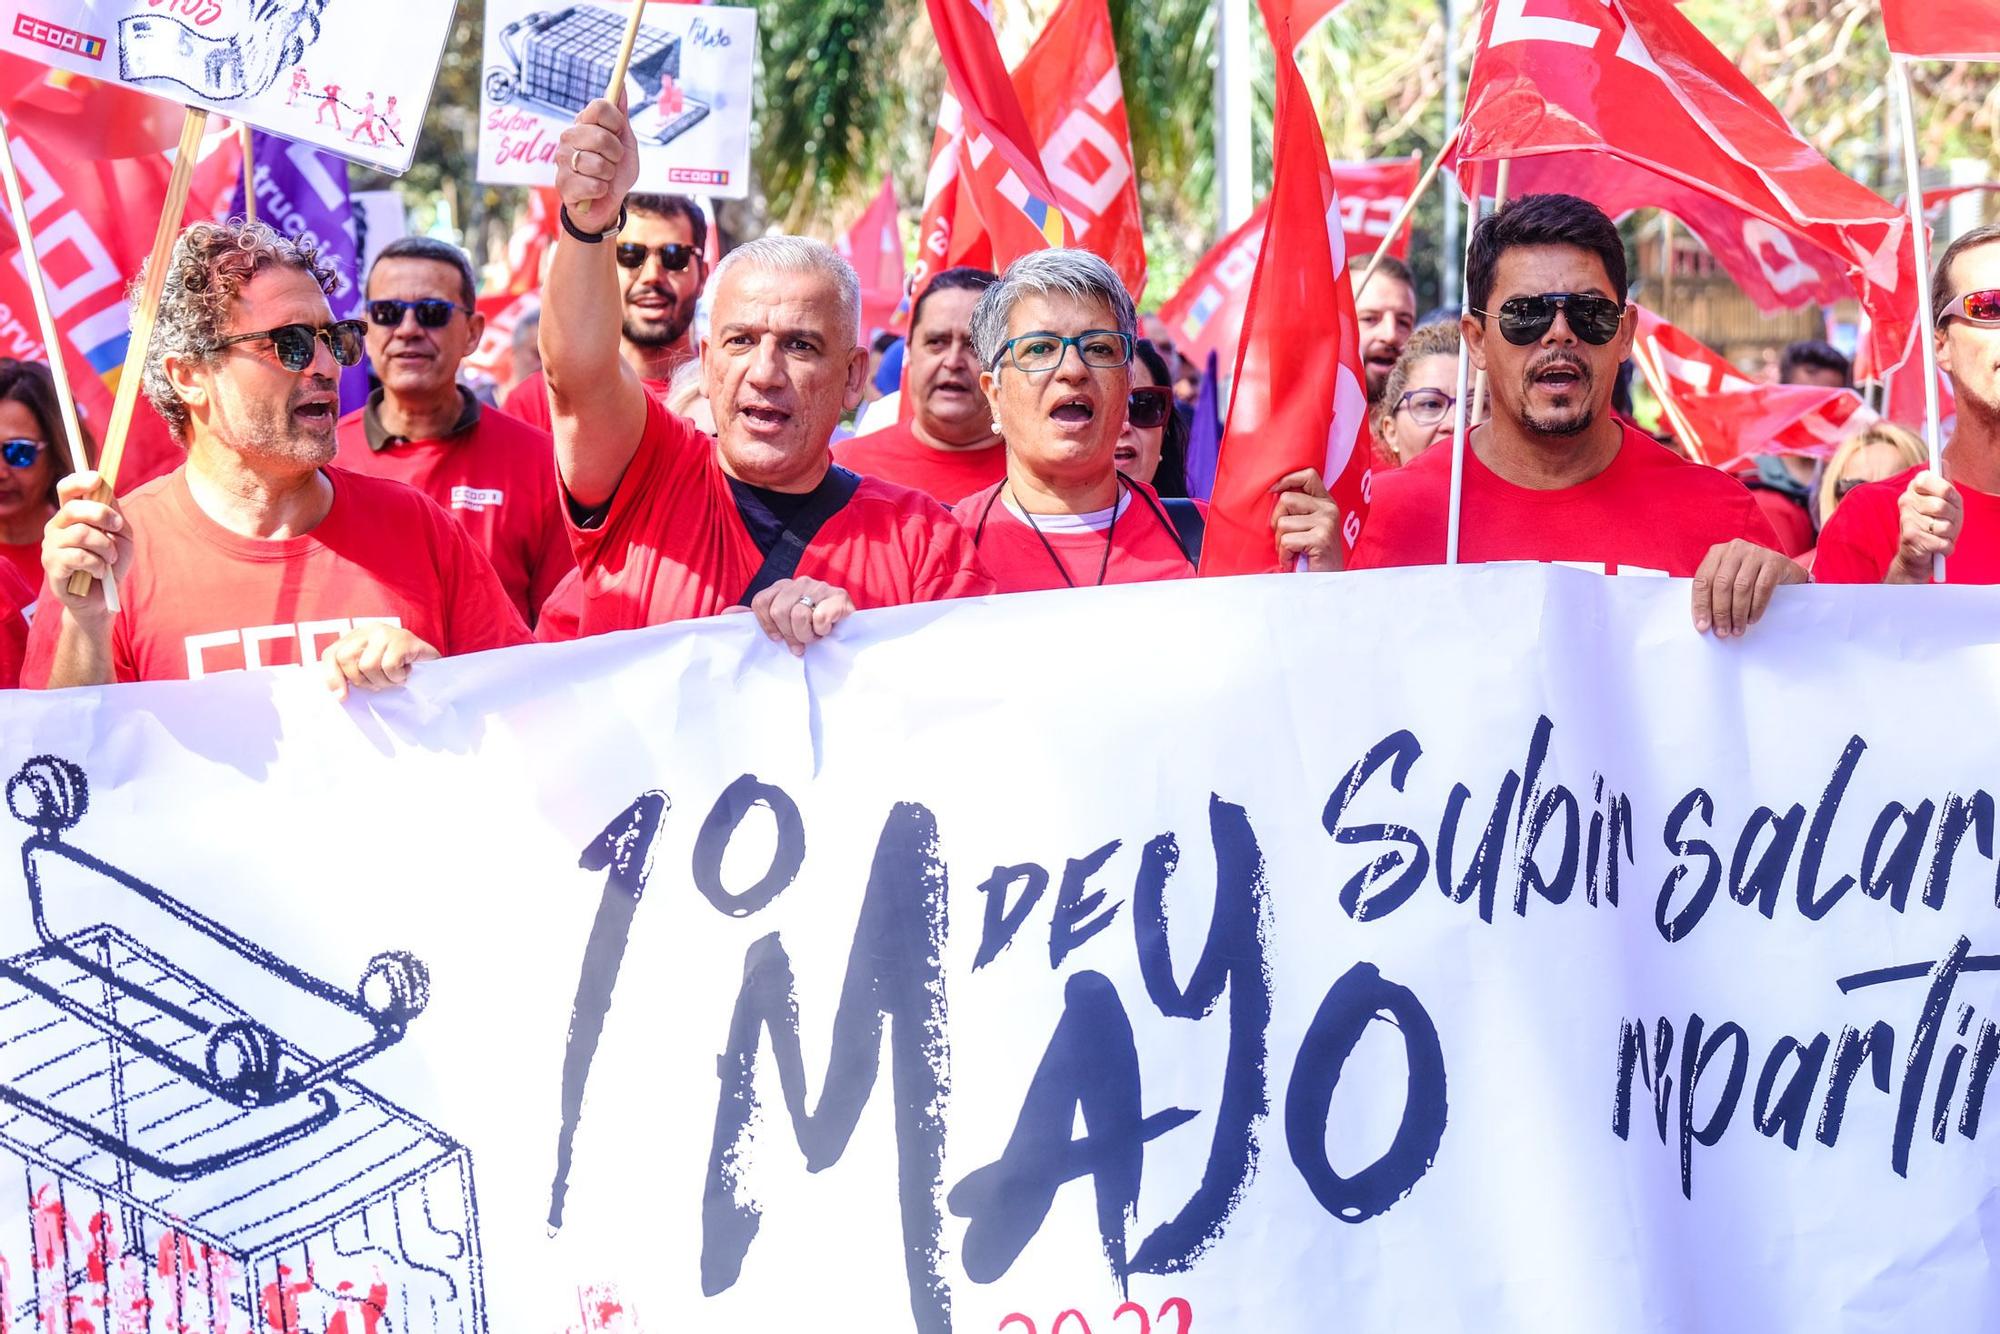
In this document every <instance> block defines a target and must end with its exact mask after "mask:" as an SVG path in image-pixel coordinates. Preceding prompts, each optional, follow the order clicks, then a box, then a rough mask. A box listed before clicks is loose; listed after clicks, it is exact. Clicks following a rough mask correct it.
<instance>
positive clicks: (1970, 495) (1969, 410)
mask: <svg viewBox="0 0 2000 1334" xmlns="http://www.w3.org/2000/svg"><path fill="white" fill-rule="evenodd" d="M1931 327H1932V330H1933V333H1932V336H1933V337H1934V338H1935V339H1936V342H1937V364H1938V369H1939V370H1940V371H1942V372H1943V373H1944V374H1945V376H1946V377H1947V378H1948V379H1949V380H1950V381H1951V392H1952V394H1953V396H1954V397H1955V398H1956V399H1957V403H1958V418H1957V421H1956V423H1955V424H1954V425H1953V427H1952V433H1951V439H1949V440H1947V441H1946V442H1945V446H1944V450H1943V453H1942V459H1941V466H1942V468H1943V470H1944V475H1943V476H1942V477H1940V476H1939V475H1938V474H1937V473H1936V472H1934V471H1932V470H1931V468H1929V467H1928V466H1925V467H1919V468H1910V469H1907V470H1905V471H1903V472H1900V473H1897V474H1896V475H1895V476H1894V477H1890V478H1887V479H1885V480H1883V481H1880V482H1870V483H1868V484H1867V485H1865V486H1861V487H1857V488H1855V490H1854V492H1853V494H1851V495H1849V496H1848V497H1847V498H1846V499H1845V500H1843V501H1841V502H1840V508H1839V509H1837V510H1835V511H1834V512H1833V517H1832V518H1831V519H1829V520H1827V524H1826V527H1825V529H1823V530H1822V531H1821V533H1820V537H1819V554H1818V555H1817V556H1815V557H1814V558H1813V578H1814V579H1815V580H1817V581H1819V582H1820V583H1823V584H1927V583H1930V582H1931V581H1932V576H1933V573H1934V572H1935V569H1936V563H1937V561H1938V559H1939V558H1940V557H1942V558H1945V568H1944V577H1945V582H1947V583H1954V584H1993V583H2000V226H1996V225H1993V224H1988V225H1987V226H1984V227H1976V228H1974V229H1973V230H1971V231H1969V232H1967V233H1965V234H1964V235H1963V236H1960V237H1958V238H1957V239H1956V240H1954V241H1953V242H1952V243H1951V244H1950V245H1949V246H1947V247H1946V248H1945V252H1944V254H1943V255H1941V256H1939V258H1938V262H1937V274H1936V277H1935V278H1934V279H1933V280H1932V283H1931Z"/></svg>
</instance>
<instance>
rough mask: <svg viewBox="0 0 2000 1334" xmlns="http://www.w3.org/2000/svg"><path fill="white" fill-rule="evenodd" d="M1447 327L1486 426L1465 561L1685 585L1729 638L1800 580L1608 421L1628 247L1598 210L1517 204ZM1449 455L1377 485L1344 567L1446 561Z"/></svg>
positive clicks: (1485, 246)
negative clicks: (1463, 348) (1569, 567)
mask: <svg viewBox="0 0 2000 1334" xmlns="http://www.w3.org/2000/svg"><path fill="white" fill-rule="evenodd" d="M1466 278H1467V281H1466V287H1467V292H1466V295H1467V311H1466V314H1465V315H1463V316H1462V317H1461V319H1460V326H1459V327H1460V329H1461V331H1462V332H1463V333H1464V335H1465V337H1466V340H1467V342H1468V344H1469V345H1470V348H1471V356H1472V362H1473V364H1474V365H1475V366H1477V367H1479V368H1480V369H1482V370H1484V371H1485V372H1486V376H1487V382H1488V383H1489V385H1490V386H1491V393H1492V404H1493V411H1492V418H1491V420H1490V421H1488V422H1487V423H1486V424H1485V425H1483V426H1481V427H1479V428H1478V429H1476V430H1474V431H1472V432H1471V433H1470V434H1469V435H1468V436H1467V439H1466V449H1465V479H1464V485H1463V497H1462V503H1461V506H1460V516H1461V528H1460V534H1459V551H1458V556H1459V559H1460V560H1462V561H1468V562H1470V561H1502V560H1534V561H1560V562H1562V563H1565V564H1585V565H1589V566H1591V567H1594V568H1597V569H1600V570H1602V571H1604V572H1605V573H1609V574H1617V573H1627V574H1642V573H1643V574H1665V575H1673V576H1675V577H1684V576H1690V575H1691V576H1693V578H1694V623H1695V628H1696V630H1698V631H1704V632H1705V631H1707V630H1709V629H1710V628H1713V629H1714V631H1715V633H1716V634H1717V635H1737V634H1742V633H1743V631H1744V630H1745V629H1746V628H1747V627H1748V626H1749V625H1750V624H1751V623H1752V622H1754V621H1755V620H1757V618H1758V617H1760V616H1762V615H1763V614H1764V608H1765V607H1766V606H1767V605H1768V604H1769V602H1770V599H1771V593H1772V590H1773V589H1775V588H1776V587H1777V586H1778V585H1779V584H1789V583H1803V582H1805V579H1806V573H1805V571H1804V570H1803V569H1801V568H1800V567H1799V566H1798V565H1797V564H1796V563H1794V562H1793V561H1791V560H1790V559H1788V558H1787V557H1785V556H1784V555H1783V554H1781V553H1780V552H1778V551H1777V550H1775V549H1774V548H1775V547H1776V545H1777V539H1776V536H1775V535H1774V534H1773V533H1772V531H1771V525H1770V523H1769V522H1768V521H1766V520H1765V518H1764V516H1763V515H1762V513H1761V512H1759V510H1758V508H1757V504H1756V501H1754V500H1753V499H1752V498H1751V496H1750V493H1749V492H1748V491H1747V490H1746V489H1745V488H1744V487H1743V484H1742V483H1740V482H1738V481H1736V480H1735V479H1734V478H1731V477H1727V476H1724V475H1723V474H1722V473H1720V472H1717V471H1715V470H1714V469H1711V468H1705V467H1702V466H1701V465H1699V464H1693V463H1688V462H1686V461H1684V460H1682V459H1680V458H1678V457H1676V456H1675V455H1673V454H1672V453H1670V452H1668V451H1667V450H1666V449H1665V448H1664V447H1663V446H1661V445H1659V444H1658V443H1656V442H1655V441H1653V440H1652V439H1650V438H1648V437H1647V436H1644V435H1642V434H1640V433H1639V432H1637V431H1634V430H1631V429H1628V428H1627V427H1625V426H1623V425H1622V424H1621V423H1620V422H1619V421H1618V420H1617V419H1616V418H1615V417H1613V416H1612V415H1611V411H1610V408H1611V390H1612V386H1613V383H1614V381H1615V380H1616V378H1617V372H1618V365H1619V363H1620V362H1622V361H1623V360H1624V359H1625V357H1626V356H1627V355H1628V354H1629V353H1630V351H1631V348H1632V337H1633V328H1634V326H1633V323H1632V320H1631V319H1630V318H1629V316H1630V315H1631V313H1632V311H1631V307H1630V306H1628V305H1626V304H1625V300H1624V292H1625V280H1626V274H1625V246H1624V242H1623V241H1622V240H1620V238H1619V235H1618V229H1617V227H1616V226H1615V225H1614V224H1613V223H1612V221H1611V219H1609V218H1608V217H1606V216H1605V215H1604V213H1603V211H1602V210H1600V209H1599V208H1598V207H1597V206H1596V205H1594V204H1590V203H1587V202H1585V201H1584V200H1581V199H1577V198H1574V197H1573V196H1570V195H1528V196H1524V197H1523V198H1520V199H1517V200H1515V201H1513V202H1512V203H1510V204H1508V205H1507V206H1506V207H1505V208H1503V209H1501V210H1500V211H1499V212H1497V213H1495V214H1493V215H1492V216H1490V217H1488V218H1486V219H1485V220H1483V221H1482V222H1481V223H1480V224H1479V226H1478V228H1477V229H1476V230H1475V231H1474V233H1473V238H1472V245H1471V248H1470V252H1469V256H1468V262H1467V266H1466ZM1452 452H1453V451H1452V450H1451V449H1449V448H1444V447H1440V448H1437V449H1433V450H1429V451H1427V452H1426V453H1424V454H1422V455H1420V456H1419V457H1418V458H1417V460H1416V462H1414V463H1412V464H1410V465H1409V466H1407V467H1404V468H1399V469H1396V470H1395V471H1393V472H1390V473H1386V474H1380V475H1378V476H1377V477H1376V479H1375V489H1374V496H1373V500H1372V504H1371V505H1370V507H1369V511H1368V519H1367V523H1366V526H1365V527H1364V528H1363V529H1362V532H1361V540H1360V542H1359V543H1358V544H1357V545H1356V547H1355V551H1354V554H1353V557H1352V559H1350V560H1349V561H1348V568H1349V569H1372V568H1377V567H1381V566H1389V565H1437V564H1442V563H1443V562H1444V561H1445V559H1446V552H1445V547H1446V542H1447V532H1446V530H1447V526H1448V510H1449V505H1450V500H1449V492H1450V486H1451V466H1452Z"/></svg>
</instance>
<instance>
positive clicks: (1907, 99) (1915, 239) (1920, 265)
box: [1885, 54, 1944, 583]
mask: <svg viewBox="0 0 2000 1334" xmlns="http://www.w3.org/2000/svg"><path fill="white" fill-rule="evenodd" d="M1889 81H1890V83H1891V84H1892V85H1893V86H1894V89H1895V100H1896V119H1897V121H1898V122H1899V123H1900V124H1901V127H1902V136H1903V182H1904V189H1903V197H1904V200H1905V205H1906V207H1907V208H1908V209H1909V212H1910V245H1911V246H1912V247H1913V248H1914V249H1915V251H1916V258H1917V351H1918V353H1919V354H1921V355H1922V357H1923V359H1924V442H1925V444H1926V445H1927V446H1928V447H1929V449H1930V470H1931V471H1932V472H1934V473H1937V474H1938V475H1939V476H1943V475H1944V441H1943V440H1942V439H1941V438H1940V437H1941V435H1942V427H1941V425H1940V423H1939V420H1938V418H1939V412H1938V387H1937V377H1938V370H1937V339H1936V336H1935V334H1934V333H1933V331H1932V328H1931V247H1930V229H1929V228H1928V227H1926V226H1925V225H1924V187H1923V163H1922V161H1921V160H1920V158H1919V156H1918V153H1917V99H1916V93H1915V90H1914V89H1912V88H1911V86H1910V62H1909V61H1908V60H1906V59H1905V58H1904V57H1902V56H1899V55H1893V54H1892V55H1891V56H1890V57H1889ZM1885 378H1886V377H1885ZM1932 578H1934V579H1935V580H1936V581H1937V582H1938V583H1943V582H1944V557H1942V556H1940V557H1938V558H1937V561H1936V562H1935V569H1934V570H1933V572H1932Z"/></svg>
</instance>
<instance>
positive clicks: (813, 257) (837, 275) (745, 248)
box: [714, 236, 861, 345]
mask: <svg viewBox="0 0 2000 1334" xmlns="http://www.w3.org/2000/svg"><path fill="white" fill-rule="evenodd" d="M737 267H743V268H752V269H762V270H764V271H765V272H769V273H809V274H813V275H815V276H817V277H821V278H825V279H826V280H827V281H828V282H830V283H832V284H833V286H834V289H835V290H836V291H838V292H839V293H840V327H841V328H843V329H845V330H846V331H847V334H848V337H849V338H851V339H852V340H853V345H858V344H859V343H860V341H861V277H860V275H859V274H857V273H855V271H854V266H853V265H852V264H849V263H848V262H847V261H846V260H844V259H842V258H841V257H840V252H839V251H837V250H835V249H834V248H833V247H832V246H830V245H825V244H822V243H821V242H819V241H814V240H812V239H810V238H808V237H804V236H760V237H758V238H757V239H756V240H754V241H745V242H744V243H743V244H742V245H740V246H737V247H736V248H735V249H734V250H732V251H730V252H729V253H728V254H726V255H724V256H723V257H722V262H721V263H720V264H717V265H716V266H715V284H716V286H715V289H714V290H716V291H721V290H722V280H723V278H724V277H725V276H726V275H727V274H728V272H729V271H730V270H731V269H734V268H737Z"/></svg>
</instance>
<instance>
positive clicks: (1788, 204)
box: [1457, 0, 1916, 360]
mask: <svg viewBox="0 0 2000 1334" xmlns="http://www.w3.org/2000/svg"><path fill="white" fill-rule="evenodd" d="M1536 9H1537V11H1538V12H1536V13H1535V14H1532V15H1530V14H1528V13H1526V5H1525V3H1523V0H1496V2H1495V3H1490V4H1488V5H1487V7H1486V15H1485V20H1484V22H1483V24H1482V27H1481V30H1480V38H1479V49H1478V51H1477V54H1476V56H1475V58H1474V67H1473V74H1472V83H1471V87H1470V89H1469V90H1468V93H1467V97H1466V114H1465V126H1464V137H1463V138H1462V140H1461V141H1460V144H1459V151H1458V158H1457V161H1458V163H1459V171H1460V177H1461V180H1462V181H1464V182H1466V183H1467V184H1469V183H1470V181H1471V178H1472V171H1473V167H1472V164H1473V163H1476V162H1481V161H1498V160H1502V159H1513V160H1515V162H1516V165H1515V167H1514V169H1513V170H1514V173H1515V179H1516V180H1517V181H1523V182H1524V185H1523V187H1522V188H1524V189H1526V188H1539V186H1540V185H1541V184H1542V182H1538V181H1536V179H1535V174H1534V169H1533V168H1532V167H1529V166H1527V165H1526V164H1527V163H1528V162H1529V161H1530V160H1532V159H1535V158H1539V157H1542V156H1545V155H1550V154H1580V153H1592V154H1599V155H1607V156H1609V157H1611V158H1613V159H1616V160H1617V161H1619V162H1622V163H1623V164H1625V165H1626V166H1627V167H1628V168H1631V169H1636V171H1637V172H1638V173H1643V174H1642V175H1635V174H1633V172H1631V171H1624V172H1621V171H1619V170H1618V169H1617V168H1614V167H1608V166H1605V165H1604V164H1590V163H1575V164H1573V170H1571V171H1570V172H1568V173H1566V174H1564V175H1560V176H1558V175H1556V166H1555V164H1543V167H1544V170H1545V171H1546V172H1547V173H1548V176H1549V177H1552V178H1553V179H1548V180H1547V181H1546V184H1548V185H1549V186H1554V187H1556V188H1565V189H1567V190H1568V192H1569V193H1573V194H1582V195H1584V196H1586V197H1588V198H1590V199H1592V200H1593V201H1595V202H1596V203H1597V204H1598V205H1599V206H1600V207H1602V208H1604V209H1605V210H1606V211H1607V212H1613V213H1616V212H1619V211H1622V210H1623V209H1625V208H1630V207H1636V206H1638V205H1640V204H1656V205H1660V206H1663V207H1670V208H1672V209H1673V210H1674V211H1675V212H1676V213H1681V212H1682V210H1683V209H1687V210H1689V211H1690V212H1693V213H1697V214H1699V213H1701V208H1700V206H1699V205H1698V204H1696V203H1693V202H1691V201H1693V200H1694V199H1695V198H1696V197H1705V198H1706V199H1708V200H1710V201H1714V203H1715V204H1719V205H1720V206H1721V207H1722V209H1723V212H1722V213H1720V214H1717V215H1703V216H1702V217H1687V219H1686V220H1687V221H1688V223H1689V225H1690V226H1691V227H1694V228H1695V229H1696V230H1697V231H1700V232H1702V233H1703V235H1704V239H1708V240H1710V241H1711V243H1712V244H1714V243H1715V238H1716V237H1717V236H1723V237H1727V236H1728V234H1729V233H1730V232H1731V231H1732V230H1733V232H1734V237H1735V247H1736V249H1737V250H1738V251H1740V252H1742V253H1741V254H1740V255H1739V256H1738V258H1737V259H1736V262H1735V264H1734V266H1733V267H1731V270H1730V271H1731V273H1732V274H1733V275H1734V276H1736V277H1737V278H1738V280H1739V281H1745V282H1746V285H1751V286H1754V284H1752V283H1750V282H1749V274H1748V272H1747V271H1748V270H1751V269H1755V270H1757V271H1761V272H1764V273H1765V274H1766V278H1767V281H1766V283H1765V284H1764V287H1765V289H1766V293H1767V294H1768V293H1769V292H1775V293H1776V294H1777V295H1778V296H1780V297H1783V298H1785V299H1786V300H1787V301H1788V302H1789V303H1790V304H1797V303H1798V302H1799V301H1800V300H1801V299H1803V298H1804V297H1806V296H1808V295H1810V294H1812V293H1816V292H1819V291H1821V290H1822V289H1821V288H1820V286H1819V283H1820V280H1821V278H1822V277H1823V275H1824V274H1825V273H1826V272H1828V271H1829V269H1830V270H1831V271H1837V272H1839V273H1841V274H1844V276H1845V281H1846V285H1847V287H1848V289H1849V290H1851V291H1852V292H1853V293H1854V294H1856V295H1857V296H1858V297H1859V298H1860V300H1861V304H1862V307H1863V308H1864V309H1865V310H1866V311H1867V313H1868V315H1869V319H1870V322H1871V328H1872V331H1873V333H1872V336H1873V337H1874V339H1875V341H1876V347H1877V350H1878V352H1879V353H1880V354H1881V355H1882V356H1883V357H1884V359H1885V360H1886V358H1887V357H1888V356H1890V355H1894V354H1895V352H1896V351H1897V350H1899V349H1901V348H1902V346H1903V345H1904V344H1905V343H1906V342H1907V340H1908V333H1909V328H1910V325H1911V324H1912V322H1913V321H1914V320H1915V318H1916V301H1915V290H1916V275H1915V270H1914V252H1913V250H1912V247H1911V245H1910V235H1909V222H1908V219H1906V218H1905V217H1904V216H1903V215H1902V213H1901V212H1899V211H1898V210H1897V209H1896V207H1895V206H1894V205H1892V204H1890V203H1889V202H1888V201H1887V200H1885V199H1883V198H1882V197H1880V196H1879V195H1877V194H1875V193H1874V192H1873V191H1870V190H1867V189H1865V188H1863V187H1862V186H1861V185H1859V184H1857V183H1856V182H1854V181H1853V180H1850V179H1849V178H1848V177H1846V176H1844V175H1842V174H1841V173H1840V172H1839V171H1838V170H1837V169H1836V168H1835V167H1834V166H1833V165H1832V164H1831V163H1829V162H1828V161H1827V160H1826V159H1825V158H1823V157H1821V156H1820V155H1819V154H1818V153H1816V152H1814V151H1813V149H1812V148H1811V147H1810V146H1809V145H1808V144H1806V143H1805V141H1803V140H1802V139H1800V138H1799V137H1798V136H1797V135H1796V134H1794V133H1793V132H1792V129H1791V127H1790V126H1789V125H1787V124H1786V123H1785V119H1784V117H1783V116H1781V115H1780V114H1779V113H1778V111H1777V109H1776V108H1775V107H1773V106H1772V105H1771V104H1770V103H1769V102H1768V101H1766V100H1765V99H1764V97H1763V95H1762V94H1761V93H1759V92H1758V91H1757V89H1756V88H1755V87H1754V86H1753V85H1752V84H1751V83H1750V81H1749V80H1748V79H1747V78H1745V77H1744V75H1743V73H1742V72H1741V71H1740V70H1738V69H1737V68H1736V66H1735V65H1734V64H1732V63H1731V62H1730V61H1728V60H1727V59H1725V58H1724V57H1723V55H1722V54H1721V52H1719V51H1717V50H1716V49H1715V48H1714V47H1713V46H1712V45H1710V44H1709V42H1708V40H1707V38H1705V37H1703V36H1702V35H1701V33H1700V31H1699V30H1698V29H1696V28H1695V27H1694V25H1693V24H1691V23H1690V22H1688V20H1687V19H1686V18H1684V17H1683V16H1682V15H1681V14H1680V12H1679V11H1678V10H1676V9H1675V8H1674V7H1673V5H1672V4H1670V3H1667V0H1537V5H1536ZM1489 176H1490V173H1489ZM1649 178H1650V180H1649ZM1649 184H1650V185H1651V187H1652V188H1650V189H1649V188H1648V186H1649ZM1683 216H1686V215H1685V214H1683ZM1781 237H1782V238H1783V239H1782V240H1779V239H1778V238H1781ZM1728 248H1729V247H1727V246H1722V247H1721V248H1720V249H1719V250H1718V254H1719V255H1723V257H1724V262H1725V263H1728V262H1730V261H1729V258H1728V256H1727V255H1725V254H1723V252H1724V251H1726V250H1728ZM1815 250H1817V251H1821V252H1824V255H1825V259H1823V260H1822V259H1819V258H1817V257H1810V256H1811V255H1812V252H1813V251H1815ZM1822 266H1826V267H1822ZM1772 278H1775V279H1776V280H1777V281H1770V279H1772Z"/></svg>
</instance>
